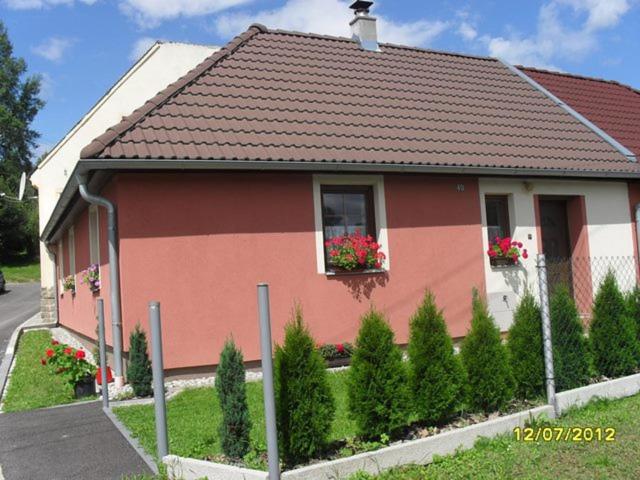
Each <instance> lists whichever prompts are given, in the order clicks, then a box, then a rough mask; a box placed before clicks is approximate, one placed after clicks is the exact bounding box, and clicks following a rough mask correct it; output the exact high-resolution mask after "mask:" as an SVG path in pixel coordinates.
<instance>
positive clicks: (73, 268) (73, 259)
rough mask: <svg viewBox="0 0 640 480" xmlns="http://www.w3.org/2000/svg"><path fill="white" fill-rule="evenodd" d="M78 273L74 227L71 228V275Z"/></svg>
mask: <svg viewBox="0 0 640 480" xmlns="http://www.w3.org/2000/svg"><path fill="white" fill-rule="evenodd" d="M75 274H76V235H75V231H74V229H73V227H71V228H70V229H69V275H75Z"/></svg>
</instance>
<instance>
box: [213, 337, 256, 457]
mask: <svg viewBox="0 0 640 480" xmlns="http://www.w3.org/2000/svg"><path fill="white" fill-rule="evenodd" d="M244 377H245V371H244V361H243V358H242V352H241V351H240V350H239V349H238V348H237V347H236V345H235V343H234V342H233V340H227V341H226V342H225V344H224V348H223V349H222V353H221V354H220V363H219V365H218V370H217V372H216V392H217V393H218V399H219V400H220V409H221V410H222V422H221V423H220V439H221V443H222V451H223V452H224V454H225V455H227V456H228V457H231V458H236V459H239V458H243V457H244V456H245V455H246V454H247V453H248V452H249V447H250V444H249V434H250V433H251V420H250V418H249V406H248V405H247V389H246V385H245V380H244Z"/></svg>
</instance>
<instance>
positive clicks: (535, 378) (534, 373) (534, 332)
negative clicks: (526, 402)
mask: <svg viewBox="0 0 640 480" xmlns="http://www.w3.org/2000/svg"><path fill="white" fill-rule="evenodd" d="M507 347H508V350H509V360H510V362H511V370H512V371H513V378H514V380H515V387H516V390H515V393H516V396H517V397H518V398H521V399H531V398H535V397H538V396H540V395H543V394H544V391H545V381H544V380H545V378H544V377H545V376H544V354H543V348H542V317H541V315H540V307H539V306H538V304H537V303H536V300H535V299H534V298H533V295H532V294H531V292H526V293H525V294H524V296H523V297H522V299H521V300H520V303H519V304H518V308H516V311H515V313H514V315H513V324H512V325H511V328H510V329H509V341H508V343H507Z"/></svg>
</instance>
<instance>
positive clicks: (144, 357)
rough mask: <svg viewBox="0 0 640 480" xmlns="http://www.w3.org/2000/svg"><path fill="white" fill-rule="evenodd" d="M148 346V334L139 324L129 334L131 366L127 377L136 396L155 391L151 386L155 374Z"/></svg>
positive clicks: (145, 395) (143, 395) (144, 395)
mask: <svg viewBox="0 0 640 480" xmlns="http://www.w3.org/2000/svg"><path fill="white" fill-rule="evenodd" d="M147 348H148V345H147V334H146V333H145V332H144V330H142V328H141V327H140V324H138V325H136V328H135V329H134V330H133V332H131V335H130V336H129V367H128V368H127V379H128V380H129V383H130V384H131V388H133V393H134V394H135V396H136V397H147V396H149V395H151V394H152V393H153V389H152V388H151V382H152V381H153V375H152V373H151V361H150V360H149V354H148V353H147Z"/></svg>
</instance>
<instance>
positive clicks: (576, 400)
mask: <svg viewBox="0 0 640 480" xmlns="http://www.w3.org/2000/svg"><path fill="white" fill-rule="evenodd" d="M638 392H640V373H637V374H635V375H629V376H628V377H622V378H616V379H615V380H609V381H606V382H602V383H594V384H593V385H587V386H586V387H581V388H574V389H573V390H567V391H566V392H560V393H557V394H556V404H557V405H558V411H559V412H560V413H563V412H565V411H567V410H568V409H570V408H572V407H580V406H582V405H584V404H586V403H588V402H589V401H590V400H592V399H594V398H609V399H615V398H624V397H630V396H631V395H635V394H636V393H638Z"/></svg>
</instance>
